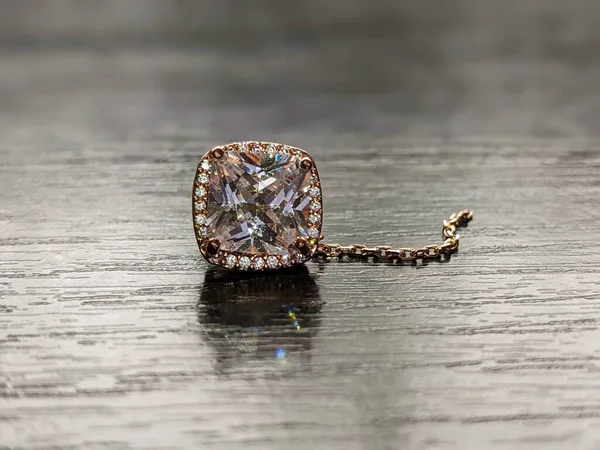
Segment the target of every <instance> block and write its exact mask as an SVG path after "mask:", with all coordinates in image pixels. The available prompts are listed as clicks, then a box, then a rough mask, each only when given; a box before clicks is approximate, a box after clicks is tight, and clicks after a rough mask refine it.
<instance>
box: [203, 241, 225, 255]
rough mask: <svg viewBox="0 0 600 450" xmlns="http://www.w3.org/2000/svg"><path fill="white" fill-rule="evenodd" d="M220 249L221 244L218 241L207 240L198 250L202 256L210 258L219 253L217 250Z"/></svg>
mask: <svg viewBox="0 0 600 450" xmlns="http://www.w3.org/2000/svg"><path fill="white" fill-rule="evenodd" d="M220 247H221V242H219V240H218V239H208V240H206V241H204V242H203V243H202V247H201V248H200V250H201V251H202V253H203V254H204V256H206V257H207V258H208V257H211V256H215V255H216V254H217V253H218V252H219V248H220Z"/></svg>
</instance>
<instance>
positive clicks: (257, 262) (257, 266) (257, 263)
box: [252, 257, 265, 270]
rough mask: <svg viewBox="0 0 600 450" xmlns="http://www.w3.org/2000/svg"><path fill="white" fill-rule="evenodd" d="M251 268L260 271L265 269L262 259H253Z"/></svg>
mask: <svg viewBox="0 0 600 450" xmlns="http://www.w3.org/2000/svg"><path fill="white" fill-rule="evenodd" d="M252 267H254V269H255V270H262V268H263V267H265V260H264V258H260V257H257V258H254V263H253V264H252Z"/></svg>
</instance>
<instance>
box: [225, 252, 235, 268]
mask: <svg viewBox="0 0 600 450" xmlns="http://www.w3.org/2000/svg"><path fill="white" fill-rule="evenodd" d="M236 264H237V256H235V255H232V254H229V255H227V256H226V257H225V265H226V266H227V267H229V268H230V269H233V268H234V267H235V265H236Z"/></svg>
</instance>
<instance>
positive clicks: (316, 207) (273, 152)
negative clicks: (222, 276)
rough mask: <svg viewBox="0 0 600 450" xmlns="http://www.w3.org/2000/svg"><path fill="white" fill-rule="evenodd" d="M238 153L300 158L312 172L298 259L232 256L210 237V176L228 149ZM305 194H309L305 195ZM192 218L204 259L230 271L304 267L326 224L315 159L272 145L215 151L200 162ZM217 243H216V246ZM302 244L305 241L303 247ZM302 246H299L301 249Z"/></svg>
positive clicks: (238, 145)
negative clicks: (216, 163) (306, 222)
mask: <svg viewBox="0 0 600 450" xmlns="http://www.w3.org/2000/svg"><path fill="white" fill-rule="evenodd" d="M229 148H231V149H234V150H237V151H239V152H249V153H253V152H257V151H266V152H267V154H268V155H269V156H270V157H275V156H277V155H278V154H280V155H288V154H292V155H298V156H300V158H301V162H300V166H301V167H302V169H304V170H307V171H310V172H311V174H312V175H311V182H310V184H309V185H308V186H307V187H306V189H307V191H308V193H309V196H310V198H311V200H310V203H309V208H310V209H309V211H310V214H309V217H308V224H309V227H308V237H307V238H300V239H297V240H296V242H294V246H293V247H294V250H297V251H298V252H299V253H297V254H295V255H278V254H270V253H264V254H263V253H261V254H247V253H241V252H231V251H225V250H220V249H219V242H218V240H216V239H213V238H212V236H211V230H210V228H209V227H208V226H207V225H206V222H207V220H208V211H207V208H208V204H209V197H210V195H209V192H210V175H211V173H212V171H214V170H216V167H215V162H216V161H217V160H219V159H221V158H223V156H224V155H225V151H226V150H227V149H229ZM305 192H306V191H305ZM192 216H193V223H194V231H195V234H196V241H197V242H198V247H199V248H200V252H201V254H202V255H203V256H204V258H205V259H206V260H207V261H208V262H210V263H212V264H216V265H220V266H223V267H226V268H229V269H235V270H248V271H264V270H276V269H281V268H285V267H290V266H292V265H295V264H299V263H304V262H306V261H308V260H309V259H311V258H312V257H313V255H314V254H315V252H316V251H317V248H318V245H319V242H320V241H321V240H322V239H323V236H322V234H321V228H322V222H323V197H322V192H321V183H320V181H319V174H318V171H317V168H316V164H315V163H314V160H313V159H312V157H311V156H310V155H309V154H308V153H307V152H305V151H303V150H301V149H298V148H296V147H291V146H288V145H283V144H278V143H271V142H258V141H250V142H234V143H231V144H227V145H222V146H218V147H215V148H213V149H212V150H210V151H209V152H207V153H206V154H205V155H204V156H203V157H202V158H201V160H200V162H199V164H198V167H197V169H196V176H195V178H194V185H193V190H192ZM215 241H216V242H215ZM300 241H302V242H301V243H300ZM298 244H299V246H298Z"/></svg>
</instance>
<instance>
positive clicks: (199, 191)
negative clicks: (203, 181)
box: [196, 186, 206, 197]
mask: <svg viewBox="0 0 600 450" xmlns="http://www.w3.org/2000/svg"><path fill="white" fill-rule="evenodd" d="M196 195H197V196H198V197H204V196H205V195H206V188H205V187H204V186H198V187H197V188H196Z"/></svg>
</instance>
